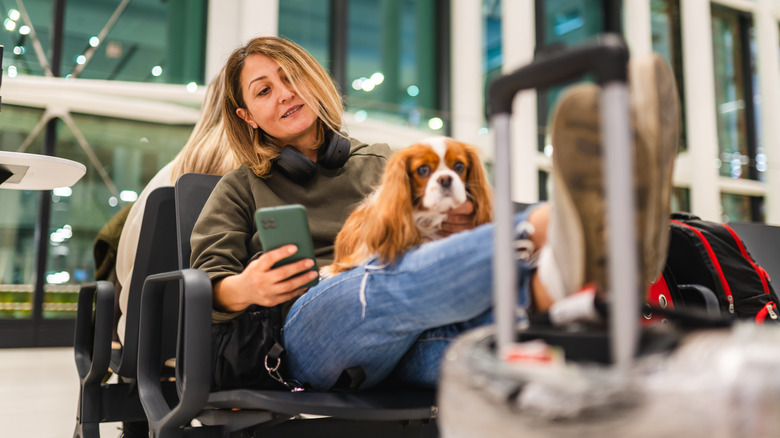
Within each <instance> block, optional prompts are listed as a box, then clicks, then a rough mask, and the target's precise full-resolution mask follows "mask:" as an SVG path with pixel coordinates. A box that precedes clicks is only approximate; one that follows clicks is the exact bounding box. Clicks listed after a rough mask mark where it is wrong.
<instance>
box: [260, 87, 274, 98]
mask: <svg viewBox="0 0 780 438" xmlns="http://www.w3.org/2000/svg"><path fill="white" fill-rule="evenodd" d="M270 90H271V89H270V88H268V87H265V88H263V89H261V90H260V91H258V92H257V95H258V96H265V95H266V94H268V92H269V91H270Z"/></svg>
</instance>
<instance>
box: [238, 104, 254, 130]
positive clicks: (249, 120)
mask: <svg viewBox="0 0 780 438" xmlns="http://www.w3.org/2000/svg"><path fill="white" fill-rule="evenodd" d="M236 114H238V117H241V119H242V120H243V121H245V122H247V123H248V124H249V126H251V127H252V128H254V129H257V123H255V121H254V120H252V117H250V115H249V111H247V110H245V109H244V108H236Z"/></svg>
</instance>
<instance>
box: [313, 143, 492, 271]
mask: <svg viewBox="0 0 780 438" xmlns="http://www.w3.org/2000/svg"><path fill="white" fill-rule="evenodd" d="M466 200H471V202H472V203H473V204H474V223H475V225H481V224H484V223H486V222H490V221H491V220H492V215H493V196H492V193H491V190H490V186H489V183H488V181H487V178H486V176H485V170H484V169H483V166H482V162H481V161H480V158H479V150H478V149H477V147H475V146H472V145H469V144H466V143H462V142H459V141H455V140H453V139H451V138H447V137H435V138H431V139H427V140H423V141H421V142H420V143H416V144H413V145H411V146H409V147H408V148H406V149H402V150H400V151H398V152H396V153H395V154H394V155H393V156H392V157H391V158H390V160H389V161H388V163H387V167H386V168H385V174H384V177H383V179H382V183H381V185H380V187H379V188H378V189H377V190H375V191H374V192H373V193H372V194H371V195H369V196H368V197H367V198H366V199H365V200H364V201H363V202H362V203H361V204H360V205H358V207H357V208H356V209H355V211H354V212H352V214H351V215H350V216H349V217H348V218H347V221H346V222H345V223H344V227H343V228H342V229H341V232H339V234H338V235H337V236H336V242H335V253H334V261H333V264H332V265H330V266H327V267H325V269H324V272H323V273H324V274H325V275H326V276H330V275H334V274H337V273H339V272H343V271H346V270H349V269H352V268H354V267H356V266H358V265H360V264H361V263H363V262H365V261H366V260H368V259H369V258H370V257H372V256H378V257H379V258H380V259H381V260H382V261H383V262H386V263H394V262H395V261H396V260H397V259H398V258H399V257H400V256H401V255H403V254H404V253H405V252H406V251H407V250H409V249H410V248H412V247H414V246H416V245H420V244H422V243H424V242H427V241H429V240H435V239H437V238H439V237H440V236H439V235H438V234H437V232H438V231H439V230H440V229H441V225H442V223H443V222H444V220H445V219H446V218H447V215H448V213H447V212H448V211H449V210H451V209H453V208H456V207H458V206H460V205H462V204H463V203H464V202H466Z"/></svg>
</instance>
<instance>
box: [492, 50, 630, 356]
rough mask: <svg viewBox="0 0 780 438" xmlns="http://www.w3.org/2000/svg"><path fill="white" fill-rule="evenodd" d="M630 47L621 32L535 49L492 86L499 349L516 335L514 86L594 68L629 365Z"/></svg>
mask: <svg viewBox="0 0 780 438" xmlns="http://www.w3.org/2000/svg"><path fill="white" fill-rule="evenodd" d="M627 62H628V49H627V47H626V45H625V43H624V41H623V39H622V38H621V37H620V36H618V35H616V34H606V35H603V36H601V38H600V39H598V40H597V41H594V42H592V43H588V44H584V45H580V46H577V47H573V48H567V49H562V50H559V51H556V52H553V53H550V54H544V55H542V56H539V57H537V58H536V59H535V60H534V61H533V62H532V63H531V64H529V65H527V66H524V67H522V68H520V69H518V70H517V71H515V72H513V73H510V74H507V75H504V76H501V77H499V78H496V79H495V80H494V81H493V82H491V84H490V87H489V89H488V118H489V120H490V124H491V126H492V127H493V130H494V132H495V136H496V137H495V147H496V151H495V157H496V159H495V163H494V178H495V226H496V232H495V237H494V240H495V241H494V264H493V266H494V268H493V289H494V290H493V298H494V304H495V306H494V307H495V310H494V311H495V318H496V330H497V333H496V338H497V339H496V342H497V351H498V354H499V355H500V354H501V353H502V352H505V351H508V349H509V348H510V347H511V346H512V344H513V343H514V342H515V334H516V333H515V330H516V313H515V312H516V309H517V296H516V295H517V294H516V285H517V274H516V271H515V267H514V260H515V256H514V248H513V241H514V237H515V236H514V227H513V223H512V222H513V221H512V193H511V186H512V181H511V164H510V163H512V159H511V154H512V148H511V139H510V134H509V133H510V119H511V113H512V102H513V100H514V97H515V95H516V94H517V93H519V92H520V91H522V90H525V89H529V88H540V87H547V86H550V85H555V84H557V83H561V82H564V81H567V80H571V79H575V78H577V77H580V76H582V75H584V74H592V75H593V77H594V78H595V80H596V82H597V83H598V84H599V85H600V86H601V87H602V91H601V96H600V105H599V107H600V110H599V111H600V117H601V120H602V122H603V123H601V138H602V141H603V144H604V152H605V161H604V172H605V176H606V177H605V184H606V200H607V217H606V220H607V224H608V226H609V230H610V231H609V232H610V238H609V239H608V242H605V244H608V245H609V246H608V250H609V254H619V256H618V257H609V264H608V267H609V269H608V270H609V274H608V275H609V284H610V289H611V293H610V303H609V305H610V312H609V315H610V321H609V323H610V332H609V334H610V346H611V350H612V359H613V362H614V364H615V365H616V366H617V367H618V369H624V370H625V369H628V367H629V366H630V364H631V361H632V360H633V356H634V353H635V351H636V346H637V343H638V339H639V322H638V318H637V314H638V311H639V306H640V303H639V294H638V292H637V291H636V288H637V284H638V283H637V278H638V255H637V253H636V248H635V247H634V245H635V242H636V239H635V238H634V236H635V234H636V229H635V228H636V227H635V223H634V217H633V209H632V208H631V207H630V206H632V205H634V193H633V190H632V189H633V182H632V178H633V177H632V169H633V162H634V151H633V148H632V147H630V145H631V144H632V142H631V137H630V133H631V128H630V124H629V123H630V118H629V114H630V109H629V93H628V86H627Z"/></svg>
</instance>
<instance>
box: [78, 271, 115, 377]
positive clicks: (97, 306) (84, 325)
mask: <svg viewBox="0 0 780 438" xmlns="http://www.w3.org/2000/svg"><path fill="white" fill-rule="evenodd" d="M93 302H94V317H95V318H94V323H93V319H92V315H93ZM113 322H114V284H113V283H111V282H110V281H98V282H95V283H88V284H85V285H83V286H81V289H79V298H78V305H77V310H76V330H75V333H74V339H73V351H74V354H75V357H76V370H77V371H78V373H79V379H81V381H82V384H85V383H95V382H97V383H100V382H101V381H102V380H103V378H104V377H105V375H106V373H107V372H108V365H109V363H110V361H111V341H112V337H113V332H112V325H113Z"/></svg>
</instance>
